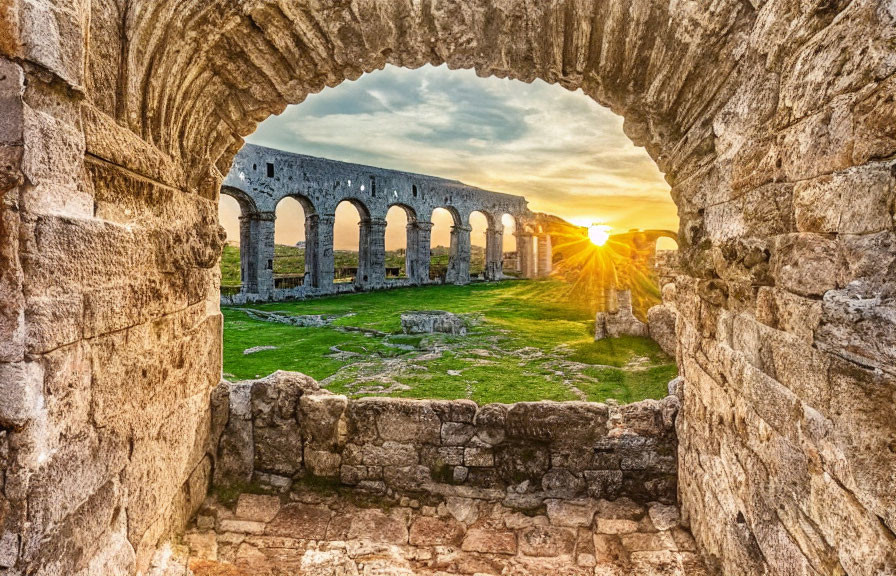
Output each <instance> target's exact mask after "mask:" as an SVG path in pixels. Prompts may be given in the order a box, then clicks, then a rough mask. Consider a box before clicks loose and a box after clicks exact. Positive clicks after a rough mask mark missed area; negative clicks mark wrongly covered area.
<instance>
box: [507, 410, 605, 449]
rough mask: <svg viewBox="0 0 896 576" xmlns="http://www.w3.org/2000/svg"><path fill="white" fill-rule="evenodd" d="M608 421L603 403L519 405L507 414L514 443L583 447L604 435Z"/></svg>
mask: <svg viewBox="0 0 896 576" xmlns="http://www.w3.org/2000/svg"><path fill="white" fill-rule="evenodd" d="M608 418H609V412H608V410H607V406H606V405H604V404H595V403H588V402H520V403H518V404H514V405H513V406H511V407H510V409H509V410H508V412H507V423H506V427H507V435H508V437H509V438H512V439H515V440H529V441H532V440H535V441H541V442H553V443H555V445H560V446H564V445H570V444H579V445H580V444H582V443H591V442H594V441H595V440H596V439H597V438H600V437H601V436H603V435H604V433H605V430H606V429H605V425H606V422H607V419H608Z"/></svg>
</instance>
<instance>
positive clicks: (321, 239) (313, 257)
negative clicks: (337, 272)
mask: <svg viewBox="0 0 896 576" xmlns="http://www.w3.org/2000/svg"><path fill="white" fill-rule="evenodd" d="M335 221H336V217H335V215H333V214H310V215H308V216H307V217H305V286H308V287H310V288H315V289H317V290H319V291H320V292H322V293H327V292H330V291H331V290H332V289H333V272H334V270H333V223H334V222H335Z"/></svg>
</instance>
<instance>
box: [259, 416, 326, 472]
mask: <svg viewBox="0 0 896 576" xmlns="http://www.w3.org/2000/svg"><path fill="white" fill-rule="evenodd" d="M252 439H253V442H254V444H255V448H254V453H255V464H254V469H255V470H258V471H262V472H268V473H272V474H278V475H281V476H292V475H293V474H295V473H296V472H298V471H299V469H300V468H301V467H302V433H301V431H300V430H299V426H298V424H296V422H295V420H292V419H291V420H282V421H280V422H279V423H276V424H274V425H272V426H260V425H259V421H256V423H255V427H254V429H253V436H252ZM313 452H314V451H313V450H309V451H308V453H306V457H307V454H310V453H313Z"/></svg>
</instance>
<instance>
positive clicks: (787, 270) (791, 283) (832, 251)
mask: <svg viewBox="0 0 896 576" xmlns="http://www.w3.org/2000/svg"><path fill="white" fill-rule="evenodd" d="M772 270H773V274H774V277H775V280H776V285H777V286H779V287H781V288H784V289H786V290H789V291H791V292H793V293H795V294H798V295H800V296H822V295H824V293H825V292H827V291H828V290H833V289H834V288H836V287H837V276H838V273H837V271H838V270H839V262H838V261H837V244H836V242H833V241H831V240H828V239H827V238H825V237H824V236H821V235H818V234H811V233H799V234H787V235H784V236H780V237H778V238H777V240H776V242H775V250H774V253H773V255H772Z"/></svg>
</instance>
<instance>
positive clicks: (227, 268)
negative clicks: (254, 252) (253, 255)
mask: <svg viewBox="0 0 896 576" xmlns="http://www.w3.org/2000/svg"><path fill="white" fill-rule="evenodd" d="M242 218H243V211H242V206H241V205H240V203H239V201H238V200H237V199H236V198H233V197H232V196H229V195H228V194H225V193H223V192H222V194H221V198H220V201H219V202H218V221H219V222H221V224H222V226H223V227H224V229H225V230H227V241H226V244H225V245H224V252H223V253H222V255H221V293H222V294H238V293H239V292H240V291H241V290H242V284H243V277H244V275H245V272H244V271H243V262H242V260H241V258H240V256H241V251H242V246H241V244H240V235H239V234H238V233H237V234H233V233H232V232H231V231H232V230H240V220H241V219H242Z"/></svg>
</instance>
